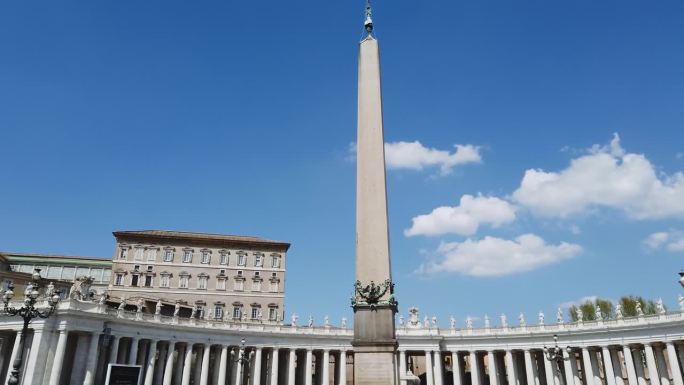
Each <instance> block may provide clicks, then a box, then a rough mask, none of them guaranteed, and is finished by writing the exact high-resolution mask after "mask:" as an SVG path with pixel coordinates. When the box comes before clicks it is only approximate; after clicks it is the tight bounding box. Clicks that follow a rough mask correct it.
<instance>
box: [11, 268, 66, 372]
mask: <svg viewBox="0 0 684 385" xmlns="http://www.w3.org/2000/svg"><path fill="white" fill-rule="evenodd" d="M31 278H32V279H33V281H31V282H29V283H27V284H26V289H25V290H24V302H23V305H22V306H21V307H12V306H10V301H11V300H12V298H14V285H13V284H12V283H10V284H8V285H7V290H6V291H5V294H3V296H2V302H3V304H4V309H5V313H7V314H8V315H10V316H15V315H18V316H20V317H21V318H23V319H24V326H23V328H22V330H21V336H20V338H19V348H18V350H17V352H18V353H17V356H16V357H15V359H14V363H13V364H12V371H11V372H10V377H9V379H8V380H7V385H17V384H19V376H20V373H19V371H20V368H21V358H22V355H23V351H24V343H25V342H26V333H28V327H29V323H30V322H31V320H33V319H34V318H48V317H49V316H50V315H52V313H53V312H54V311H55V308H56V307H57V304H58V303H59V300H60V296H59V294H60V291H59V290H55V289H54V286H53V285H52V284H50V285H48V288H47V289H46V290H45V298H46V299H47V303H48V308H47V309H46V310H43V311H41V310H39V309H37V308H36V307H35V305H36V302H37V300H38V297H39V296H40V292H39V291H38V289H39V288H40V286H39V283H40V279H41V278H40V269H35V270H34V271H33V274H31Z"/></svg>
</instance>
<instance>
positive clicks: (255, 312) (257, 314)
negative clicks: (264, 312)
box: [252, 307, 259, 319]
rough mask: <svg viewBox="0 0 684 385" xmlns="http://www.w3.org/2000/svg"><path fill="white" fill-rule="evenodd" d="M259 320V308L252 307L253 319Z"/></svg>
mask: <svg viewBox="0 0 684 385" xmlns="http://www.w3.org/2000/svg"><path fill="white" fill-rule="evenodd" d="M258 318H259V308H258V307H252V319H258Z"/></svg>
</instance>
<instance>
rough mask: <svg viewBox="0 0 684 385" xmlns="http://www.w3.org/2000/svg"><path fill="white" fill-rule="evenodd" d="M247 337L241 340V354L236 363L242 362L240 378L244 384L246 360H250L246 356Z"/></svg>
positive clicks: (240, 381)
mask: <svg viewBox="0 0 684 385" xmlns="http://www.w3.org/2000/svg"><path fill="white" fill-rule="evenodd" d="M245 342H247V340H245V338H244V337H243V338H242V339H241V340H240V354H239V355H238V358H237V359H236V360H235V363H237V364H240V378H239V383H240V384H242V382H243V381H242V379H243V378H244V376H245V362H247V361H249V359H248V358H245Z"/></svg>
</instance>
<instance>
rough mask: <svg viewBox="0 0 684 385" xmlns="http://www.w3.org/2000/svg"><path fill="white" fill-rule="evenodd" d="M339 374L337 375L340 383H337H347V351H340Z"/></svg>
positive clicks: (345, 384)
mask: <svg viewBox="0 0 684 385" xmlns="http://www.w3.org/2000/svg"><path fill="white" fill-rule="evenodd" d="M339 367H340V374H339V375H338V376H337V377H338V378H339V381H340V383H339V384H337V385H347V351H346V350H342V351H340V365H339Z"/></svg>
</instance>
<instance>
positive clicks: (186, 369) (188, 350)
mask: <svg viewBox="0 0 684 385" xmlns="http://www.w3.org/2000/svg"><path fill="white" fill-rule="evenodd" d="M192 345H193V344H192V343H189V342H188V344H187V345H186V346H185V359H184V362H183V379H182V380H181V384H182V385H190V374H191V373H190V372H191V370H192Z"/></svg>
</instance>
